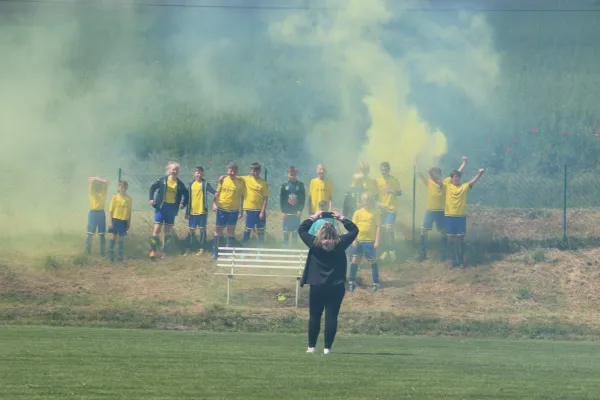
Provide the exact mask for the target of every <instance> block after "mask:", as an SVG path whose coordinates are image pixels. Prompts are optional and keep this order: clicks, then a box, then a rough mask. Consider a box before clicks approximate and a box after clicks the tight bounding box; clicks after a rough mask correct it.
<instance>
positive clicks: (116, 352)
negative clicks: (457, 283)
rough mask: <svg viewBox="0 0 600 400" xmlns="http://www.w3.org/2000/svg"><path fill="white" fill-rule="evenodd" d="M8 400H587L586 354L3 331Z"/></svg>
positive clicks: (571, 346)
mask: <svg viewBox="0 0 600 400" xmlns="http://www.w3.org/2000/svg"><path fill="white" fill-rule="evenodd" d="M0 335H1V336H2V341H0V376H2V377H3V379H2V385H0V398H6V399H14V400H17V399H48V400H51V399H64V398H77V399H289V400H292V399H303V400H304V399H317V398H336V399H341V398H343V399H398V398H413V399H431V398H435V399H483V398H498V399H525V398H527V399H564V398H569V399H590V398H594V397H596V396H597V394H598V393H600V378H598V374H597V371H598V369H597V368H598V357H599V356H600V350H599V349H598V347H597V346H596V345H595V344H592V343H588V342H550V341H536V342H531V341H512V340H459V339H455V338H431V337H383V336H381V337H368V336H346V335H340V336H338V339H337V341H336V343H335V346H334V353H333V354H331V355H329V356H323V355H322V354H321V353H320V352H319V353H317V354H313V355H308V354H305V353H304V351H305V349H306V343H305V340H306V339H305V336H304V335H274V334H266V333H261V334H240V333H227V334H223V333H206V332H203V333H198V332H165V331H140V330H112V329H82V328H37V327H35V328H33V327H17V326H13V327H0Z"/></svg>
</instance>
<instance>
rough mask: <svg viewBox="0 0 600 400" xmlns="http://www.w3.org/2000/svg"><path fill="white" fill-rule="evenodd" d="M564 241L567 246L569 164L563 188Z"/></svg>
mask: <svg viewBox="0 0 600 400" xmlns="http://www.w3.org/2000/svg"><path fill="white" fill-rule="evenodd" d="M563 241H564V243H565V245H566V244H567V164H565V173H564V187H563Z"/></svg>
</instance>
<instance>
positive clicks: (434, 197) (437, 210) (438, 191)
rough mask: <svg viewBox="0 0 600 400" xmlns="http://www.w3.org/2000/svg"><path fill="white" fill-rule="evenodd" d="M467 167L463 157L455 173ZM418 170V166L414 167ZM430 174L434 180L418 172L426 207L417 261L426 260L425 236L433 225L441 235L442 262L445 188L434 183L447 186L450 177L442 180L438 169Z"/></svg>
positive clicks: (444, 253)
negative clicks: (423, 190) (423, 187)
mask: <svg viewBox="0 0 600 400" xmlns="http://www.w3.org/2000/svg"><path fill="white" fill-rule="evenodd" d="M466 165H467V157H466V156H463V158H462V164H461V165H460V167H458V169H457V171H458V172H460V173H462V171H463V170H464V169H465V166H466ZM415 167H416V168H417V169H418V166H417V165H415ZM429 171H430V174H432V175H433V176H435V180H434V179H431V178H427V177H426V176H425V175H423V174H422V173H420V172H419V177H420V178H421V180H422V181H423V183H424V184H425V185H427V205H426V209H425V217H424V218H423V226H422V228H421V237H420V240H419V260H420V261H423V260H426V259H427V236H428V233H429V231H431V230H432V229H433V223H434V222H435V227H436V229H437V231H438V232H440V233H441V234H442V257H441V258H442V261H444V260H445V259H446V245H447V236H446V231H445V227H444V226H445V216H444V209H445V207H446V188H445V186H444V185H439V184H437V183H436V182H437V181H441V182H442V183H445V185H447V184H448V183H449V182H450V177H448V178H445V179H443V180H442V170H441V169H440V168H437V167H435V168H431V169H430V170H429Z"/></svg>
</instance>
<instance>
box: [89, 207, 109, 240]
mask: <svg viewBox="0 0 600 400" xmlns="http://www.w3.org/2000/svg"><path fill="white" fill-rule="evenodd" d="M96 231H98V234H99V235H104V233H105V232H106V214H105V213H104V210H90V212H89V213H88V226H87V233H90V234H94V233H96Z"/></svg>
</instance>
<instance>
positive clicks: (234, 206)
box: [217, 176, 246, 211]
mask: <svg viewBox="0 0 600 400" xmlns="http://www.w3.org/2000/svg"><path fill="white" fill-rule="evenodd" d="M217 193H219V199H218V204H217V207H218V208H219V209H220V210H223V211H239V210H240V205H241V202H242V198H244V197H246V185H244V182H242V181H241V180H240V179H239V178H236V179H235V180H231V178H230V177H228V176H226V177H225V179H223V183H219V185H218V186H217Z"/></svg>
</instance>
